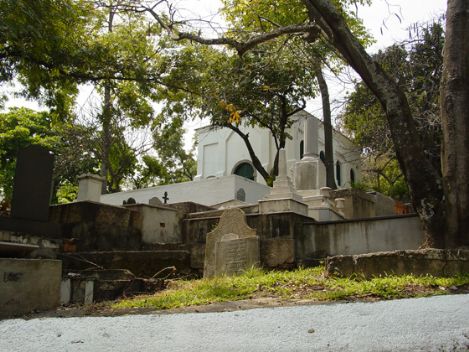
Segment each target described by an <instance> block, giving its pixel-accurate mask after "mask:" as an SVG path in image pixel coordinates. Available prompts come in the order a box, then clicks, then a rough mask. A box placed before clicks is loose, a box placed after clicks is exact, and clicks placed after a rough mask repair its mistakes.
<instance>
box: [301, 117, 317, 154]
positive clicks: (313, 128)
mask: <svg viewBox="0 0 469 352" xmlns="http://www.w3.org/2000/svg"><path fill="white" fill-rule="evenodd" d="M318 129H319V121H318V119H317V118H315V117H314V116H310V117H308V118H307V119H306V121H305V127H304V146H305V149H304V154H303V159H305V158H306V159H307V158H313V157H316V158H317V156H318V154H319V153H318Z"/></svg>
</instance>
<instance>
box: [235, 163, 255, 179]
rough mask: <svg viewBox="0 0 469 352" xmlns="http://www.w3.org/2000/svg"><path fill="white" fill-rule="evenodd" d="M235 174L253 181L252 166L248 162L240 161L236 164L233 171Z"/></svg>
mask: <svg viewBox="0 0 469 352" xmlns="http://www.w3.org/2000/svg"><path fill="white" fill-rule="evenodd" d="M233 173H234V174H235V175H238V176H242V177H245V178H248V179H250V180H253V181H254V168H253V167H252V165H251V164H249V163H241V164H239V165H238V166H236V169H235V170H234V172H233Z"/></svg>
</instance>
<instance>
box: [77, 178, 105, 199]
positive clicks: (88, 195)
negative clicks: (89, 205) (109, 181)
mask: <svg viewBox="0 0 469 352" xmlns="http://www.w3.org/2000/svg"><path fill="white" fill-rule="evenodd" d="M103 182H104V177H102V176H99V175H94V174H84V175H80V176H78V195H77V201H79V202H80V201H92V202H99V201H100V200H101V191H102V187H103Z"/></svg>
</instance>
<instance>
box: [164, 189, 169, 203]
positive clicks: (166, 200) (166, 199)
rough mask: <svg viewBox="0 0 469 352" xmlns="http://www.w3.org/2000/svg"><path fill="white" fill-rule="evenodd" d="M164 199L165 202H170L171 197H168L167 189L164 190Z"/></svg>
mask: <svg viewBox="0 0 469 352" xmlns="http://www.w3.org/2000/svg"><path fill="white" fill-rule="evenodd" d="M163 200H164V204H168V200H169V198H168V192H166V191H165V192H164V195H163Z"/></svg>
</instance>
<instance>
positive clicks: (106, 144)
mask: <svg viewBox="0 0 469 352" xmlns="http://www.w3.org/2000/svg"><path fill="white" fill-rule="evenodd" d="M112 6H113V3H112V1H111V2H110V3H109V17H108V28H107V30H108V32H109V33H111V32H112V27H113V21H114V10H113V7H112ZM111 120H112V101H111V86H110V82H109V81H107V82H105V83H104V97H103V111H102V113H101V126H102V128H103V137H102V138H103V140H102V153H101V159H102V160H101V170H100V171H101V176H102V177H104V181H103V186H102V189H101V193H102V194H105V193H107V191H108V187H107V186H108V185H107V176H108V173H109V168H110V162H109V153H110V150H111V138H112V136H111V122H112V121H111Z"/></svg>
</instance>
